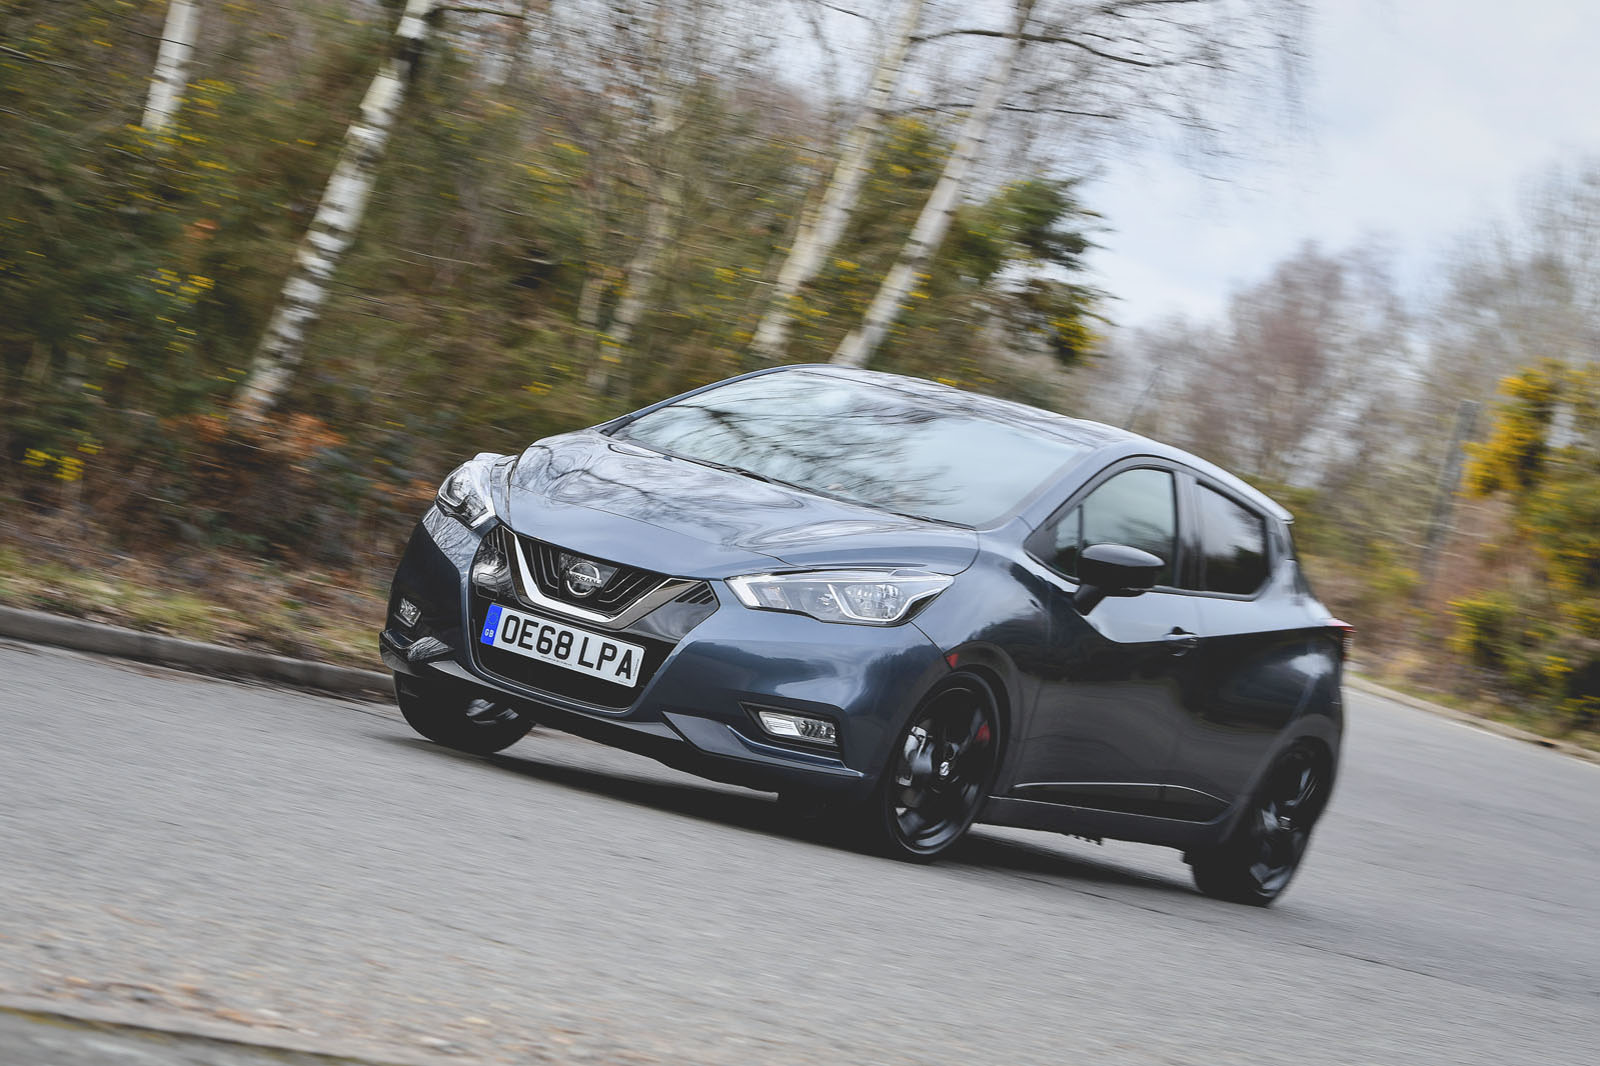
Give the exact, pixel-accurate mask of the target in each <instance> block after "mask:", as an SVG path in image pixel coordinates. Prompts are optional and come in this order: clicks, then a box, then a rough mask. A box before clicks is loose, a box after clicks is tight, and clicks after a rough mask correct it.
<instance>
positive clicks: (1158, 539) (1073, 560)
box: [1051, 470, 1178, 585]
mask: <svg viewBox="0 0 1600 1066" xmlns="http://www.w3.org/2000/svg"><path fill="white" fill-rule="evenodd" d="M1173 492H1174V490H1173V482H1172V475H1171V474H1170V473H1168V472H1167V471H1165V470H1128V471H1125V472H1124V473H1121V474H1118V475H1116V476H1115V477H1113V478H1112V479H1111V480H1109V481H1107V482H1106V483H1105V484H1103V485H1101V486H1100V487H1099V488H1097V489H1095V490H1094V491H1093V492H1091V493H1090V494H1089V495H1088V496H1087V497H1085V498H1084V501H1083V502H1082V503H1080V504H1079V505H1078V506H1077V507H1075V508H1073V509H1072V510H1071V511H1069V512H1068V513H1067V514H1066V515H1065V516H1063V517H1062V518H1060V519H1059V520H1058V521H1057V522H1056V526H1055V530H1054V548H1055V556H1054V559H1053V560H1052V562H1051V565H1052V566H1053V567H1054V568H1055V569H1057V570H1059V571H1061V572H1062V573H1063V574H1066V575H1067V576H1068V577H1077V576H1078V553H1079V552H1080V551H1082V550H1083V549H1084V548H1086V547H1088V546H1089V545H1091V544H1127V545H1129V546H1130V547H1134V548H1142V549H1144V550H1145V551H1147V552H1150V553H1151V554H1152V555H1156V556H1159V557H1160V558H1161V559H1162V560H1164V561H1165V562H1166V564H1167V568H1166V570H1165V571H1163V572H1162V575H1161V576H1160V577H1159V578H1157V580H1156V583H1157V584H1158V585H1170V584H1172V582H1173V577H1172V575H1173V568H1172V567H1173V562H1174V559H1175V556H1176V554H1177V553H1176V552H1175V551H1174V548H1173V546H1174V544H1175V542H1176V534H1177V527H1178V518H1177V515H1178V510H1177V504H1176V497H1175V496H1174V494H1173Z"/></svg>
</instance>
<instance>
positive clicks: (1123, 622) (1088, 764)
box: [1010, 460, 1197, 814]
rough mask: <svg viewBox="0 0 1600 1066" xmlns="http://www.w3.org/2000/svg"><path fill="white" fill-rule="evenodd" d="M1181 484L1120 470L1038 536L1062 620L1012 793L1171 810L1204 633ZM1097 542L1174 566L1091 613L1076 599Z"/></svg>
mask: <svg viewBox="0 0 1600 1066" xmlns="http://www.w3.org/2000/svg"><path fill="white" fill-rule="evenodd" d="M1177 489H1178V486H1177V480H1176V475H1175V473H1174V471H1173V469H1171V468H1170V467H1167V466H1164V465H1160V464H1158V463H1154V462H1152V461H1149V460H1134V461H1131V462H1127V463H1123V464H1118V465H1116V466H1113V467H1111V468H1109V469H1108V470H1106V471H1103V472H1102V473H1101V474H1100V475H1099V476H1098V477H1097V478H1096V479H1095V480H1094V481H1093V482H1091V483H1090V484H1089V485H1088V486H1086V488H1085V490H1084V491H1080V492H1079V493H1077V494H1075V496H1074V498H1072V499H1070V500H1068V501H1067V503H1066V504H1065V505H1064V506H1063V507H1062V508H1060V509H1059V510H1058V511H1057V512H1056V514H1055V515H1053V516H1052V517H1051V518H1050V519H1049V520H1047V521H1046V522H1045V523H1044V524H1043V525H1041V526H1040V528H1039V529H1038V530H1037V531H1035V533H1034V534H1033V535H1032V536H1031V537H1030V538H1029V539H1028V542H1027V549H1028V556H1029V561H1030V562H1031V563H1036V564H1038V565H1037V568H1036V571H1035V573H1036V575H1037V576H1038V577H1039V579H1040V584H1041V586H1042V588H1043V590H1044V591H1043V592H1042V596H1043V598H1044V600H1045V603H1046V606H1047V611H1048V614H1049V619H1050V625H1049V638H1048V643H1047V647H1046V648H1045V649H1043V655H1042V656H1041V658H1042V660H1043V662H1042V664H1041V665H1040V667H1039V668H1038V670H1037V673H1038V675H1039V676H1038V680H1039V683H1040V684H1039V694H1038V697H1037V702H1036V704H1035V707H1034V712H1033V714H1032V715H1031V717H1030V718H1029V720H1028V723H1027V726H1026V736H1025V739H1024V743H1023V745H1022V749H1021V753H1020V756H1019V758H1018V764H1017V769H1016V773H1015V774H1014V776H1013V777H1012V787H1011V790H1010V792H1011V795H1013V796H1015V797H1017V798H1019V799H1031V800H1039V801H1044V802H1051V803H1064V804H1071V805H1073V806H1081V807H1095V808H1099V809H1103V810H1116V811H1123V812H1128V813H1137V814H1155V813H1159V812H1160V808H1161V804H1162V782H1163V780H1164V777H1165V771H1166V768H1167V764H1168V762H1169V760H1170V759H1171V756H1172V751H1173V746H1174V744H1175V738H1176V736H1177V732H1178V730H1179V729H1180V728H1181V726H1182V724H1183V719H1184V712H1183V708H1182V706H1181V704H1182V700H1183V695H1182V689H1183V686H1184V683H1185V677H1184V672H1185V669H1186V667H1185V658H1186V654H1185V653H1186V652H1188V651H1189V650H1191V648H1192V642H1193V640H1194V632H1195V630H1196V626H1197V620H1196V605H1195V600H1194V598H1193V597H1191V596H1188V595H1185V594H1183V593H1181V592H1179V591H1178V590H1177V589H1176V587H1175V586H1176V584H1177V580H1178V574H1179V573H1180V572H1181V570H1180V567H1181V565H1182V563H1183V560H1182V559H1181V557H1180V551H1181V544H1182V541H1181V539H1180V537H1179V535H1178V491H1177ZM1091 544H1127V545H1131V546H1133V547H1136V548H1141V549H1143V550H1145V551H1149V552H1151V553H1152V554H1154V555H1156V556H1158V557H1159V558H1161V559H1163V560H1165V561H1166V563H1167V570H1166V572H1165V574H1164V575H1163V576H1162V578H1161V579H1160V580H1159V581H1158V583H1157V586H1156V587H1155V588H1153V589H1151V590H1149V591H1147V592H1144V593H1142V594H1140V595H1137V596H1128V597H1122V596H1111V597H1108V598H1106V599H1105V600H1103V601H1101V602H1100V603H1098V604H1097V605H1095V606H1094V608H1093V609H1092V610H1090V611H1088V612H1087V613H1084V612H1082V611H1081V610H1080V609H1079V608H1078V607H1077V606H1075V605H1074V603H1073V593H1074V592H1075V591H1076V589H1077V580H1076V563H1077V556H1078V553H1079V552H1081V551H1082V549H1083V548H1085V547H1087V546H1088V545H1091Z"/></svg>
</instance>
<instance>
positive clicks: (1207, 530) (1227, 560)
mask: <svg viewBox="0 0 1600 1066" xmlns="http://www.w3.org/2000/svg"><path fill="white" fill-rule="evenodd" d="M1200 554H1201V556H1202V557H1203V558H1204V560H1205V580H1204V581H1203V583H1202V587H1203V588H1205V590H1206V591H1208V592H1231V593H1236V594H1239V595H1248V594H1249V593H1252V592H1254V591H1255V590H1256V589H1258V588H1260V587H1261V583H1262V582H1263V581H1265V580H1266V579H1267V527H1266V520H1265V519H1263V518H1262V517H1261V516H1260V515H1258V514H1256V513H1255V512H1254V511H1250V510H1247V509H1245V508H1243V507H1240V506H1239V505H1238V504H1236V503H1234V502H1233V501H1232V500H1230V499H1228V498H1227V497H1226V496H1224V495H1222V494H1221V493H1219V492H1214V491H1212V490H1211V489H1208V488H1206V487H1205V486H1203V485H1202V486H1201V487H1200Z"/></svg>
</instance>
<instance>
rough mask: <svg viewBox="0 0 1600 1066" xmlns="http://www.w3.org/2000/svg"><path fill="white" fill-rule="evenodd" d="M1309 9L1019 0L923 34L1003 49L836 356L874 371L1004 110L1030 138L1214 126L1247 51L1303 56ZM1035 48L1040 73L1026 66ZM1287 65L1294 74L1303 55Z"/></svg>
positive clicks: (1284, 0) (1261, 0)
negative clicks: (1151, 126) (1145, 123)
mask: <svg viewBox="0 0 1600 1066" xmlns="http://www.w3.org/2000/svg"><path fill="white" fill-rule="evenodd" d="M1302 6H1303V5H1302V4H1301V3H1299V2H1298V0H1089V2H1082V0H1012V3H1010V4H1009V5H1008V6H1007V12H1008V15H1009V18H1008V23H1009V24H1008V25H1007V26H1005V27H994V26H960V25H958V26H952V27H948V28H944V29H940V30H937V31H934V32H930V33H926V34H922V35H920V36H915V37H913V44H916V45H922V44H924V43H929V42H933V41H937V40H941V39H948V38H977V39H980V40H981V39H991V40H999V41H1000V42H1001V45H1000V52H999V54H998V55H996V56H992V57H990V62H989V66H988V68H987V71H986V73H985V75H984V77H983V81H982V85H981V88H980V89H979V92H978V98H977V100H976V101H975V102H973V103H972V105H971V106H970V107H969V108H968V109H967V111H966V117H965V119H964V120H963V122H962V123H961V125H960V127H959V129H958V132H957V134H956V137H955V143H954V145H953V148H952V150H951V153H950V155H949V157H948V158H947V161H946V164H945V169H944V171H943V172H942V173H941V175H940V178H939V181H938V182H937V183H936V184H935V186H934V189H933V191H932V193H931V194H930V195H929V198H928V200H927V202H926V204H925V205H924V207H923V210H922V212H921V214H920V215H919V217H918V219H917V222H916V225H915V226H914V227H913V228H912V231H911V233H910V235H909V236H908V238H907V240H906V242H905V244H904V246H903V247H902V249H901V251H900V254H899V256H898V258H897V259H896V261H895V263H894V265H893V266H892V267H891V268H890V270H889V272H888V273H887V275H886V276H885V277H884V279H883V282H882V284H881V285H880V286H879V289H878V292H877V294H876V296H875V297H874V299H873V301H872V304H871V306H870V307H869V308H868V310H867V313H866V315H865V316H864V317H863V319H862V322H861V324H860V326H858V327H857V328H856V329H854V330H852V331H851V332H850V333H849V334H848V335H846V336H845V338H844V340H843V341H842V342H841V343H840V345H839V347H838V349H837V350H836V351H835V353H834V356H833V361H834V362H836V363H840V364H843V365H847V366H865V365H866V364H867V363H868V362H869V361H870V360H871V359H872V357H873V355H874V353H875V352H876V351H877V349H878V347H879V346H880V345H881V344H882V343H883V340H884V338H885V337H886V336H887V335H888V333H889V330H890V328H891V327H892V326H893V325H894V323H895V321H896V320H897V319H898V318H899V316H900V314H901V312H902V311H903V309H904V307H905V304H906V300H907V298H908V297H909V296H910V295H911V293H912V291H913V289H914V287H915V286H916V283H917V281H918V277H919V275H921V274H922V273H923V270H924V267H925V266H926V264H927V263H928V261H929V260H930V259H931V257H932V256H933V255H934V254H935V253H937V251H938V249H939V245H940V243H941V242H942V241H943V240H944V238H945V235H946V233H947V232H948V231H949V228H950V222H951V220H952V219H953V218H954V217H955V213H956V210H957V209H958V208H959V207H960V205H961V202H962V199H963V197H964V196H965V194H966V193H967V190H968V187H969V186H970V184H971V183H972V181H973V179H974V177H975V175H976V173H977V170H976V165H977V163H978V161H979V155H980V153H981V152H982V150H983V148H984V145H985V142H986V141H987V140H989V139H990V137H991V135H992V134H993V132H994V126H995V123H996V118H997V115H999V114H1002V113H1003V114H1006V115H1012V114H1017V115H1026V116H1028V117H1029V120H1030V122H1031V125H1032V128H1031V129H1029V130H1028V131H1027V132H1026V133H1024V134H1023V137H1022V140H1023V143H1024V144H1025V145H1026V144H1029V143H1031V142H1032V141H1033V140H1035V139H1036V138H1038V137H1039V136H1040V135H1041V134H1042V133H1043V132H1044V128H1045V124H1047V123H1051V122H1054V123H1056V124H1057V127H1058V128H1060V126H1062V125H1071V124H1078V126H1079V128H1080V129H1081V131H1082V132H1084V133H1085V134H1087V133H1089V131H1090V130H1091V129H1092V128H1095V129H1097V131H1098V132H1104V131H1106V130H1110V129H1117V130H1120V131H1123V132H1124V133H1133V132H1134V131H1135V130H1136V128H1137V127H1136V120H1138V119H1143V118H1147V117H1155V116H1161V117H1165V118H1168V119H1172V120H1175V121H1177V122H1178V123H1180V124H1181V125H1182V126H1184V127H1186V128H1188V129H1189V130H1191V131H1197V132H1200V133H1202V134H1211V133H1214V132H1216V129H1215V127H1216V126H1217V125H1226V124H1227V118H1228V117H1230V116H1226V115H1224V114H1223V113H1222V112H1223V111H1224V108H1225V103H1224V101H1226V99H1227V97H1226V94H1225V93H1224V92H1222V91H1221V90H1222V89H1223V88H1224V87H1225V86H1228V85H1229V83H1232V85H1238V86H1243V85H1246V84H1247V83H1248V81H1249V79H1248V78H1246V77H1241V76H1240V75H1241V74H1244V73H1246V72H1247V68H1246V66H1245V65H1244V64H1243V63H1240V62H1238V58H1239V57H1243V56H1245V55H1247V54H1249V53H1251V52H1261V53H1271V54H1276V55H1279V56H1283V57H1285V58H1287V59H1289V60H1291V61H1292V59H1293V57H1294V54H1295V53H1294V44H1295V41H1296V40H1297V39H1298V35H1299V33H1300V15H1301V9H1302ZM968 10H970V9H968ZM1025 47H1026V48H1027V49H1028V54H1029V56H1031V57H1033V58H1032V59H1031V60H1030V63H1029V66H1030V67H1031V68H1032V69H1031V70H1023V69H1022V68H1021V67H1020V63H1021V61H1022V59H1023V50H1024V48H1025ZM1284 70H1285V73H1286V74H1292V72H1293V64H1292V62H1290V63H1287V64H1286V65H1285V67H1284ZM1024 74H1026V77H1024V76H1023V75H1024ZM1013 82H1016V84H1015V85H1013ZM1257 95H1258V96H1259V95H1260V94H1259V93H1258V94H1257ZM1196 101H1203V102H1204V103H1203V104H1202V103H1197V102H1196ZM1211 108H1214V109H1215V112H1216V113H1211V111H1210V110H1208V109H1211Z"/></svg>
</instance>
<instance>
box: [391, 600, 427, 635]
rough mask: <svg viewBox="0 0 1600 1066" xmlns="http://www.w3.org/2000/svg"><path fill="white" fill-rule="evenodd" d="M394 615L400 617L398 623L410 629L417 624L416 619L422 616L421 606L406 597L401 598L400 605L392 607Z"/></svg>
mask: <svg viewBox="0 0 1600 1066" xmlns="http://www.w3.org/2000/svg"><path fill="white" fill-rule="evenodd" d="M394 614H395V617H396V618H398V619H400V624H401V625H403V626H405V627H406V628H407V629H410V628H411V627H412V626H414V625H416V624H417V619H419V618H421V617H422V608H421V607H418V606H417V605H416V604H414V603H412V602H411V601H410V600H408V599H404V598H402V599H401V600H400V606H398V607H396V608H395V609H394Z"/></svg>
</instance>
